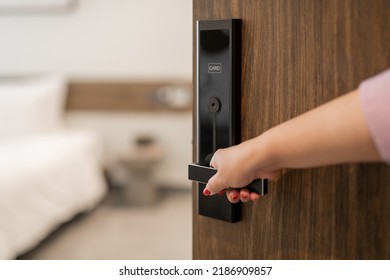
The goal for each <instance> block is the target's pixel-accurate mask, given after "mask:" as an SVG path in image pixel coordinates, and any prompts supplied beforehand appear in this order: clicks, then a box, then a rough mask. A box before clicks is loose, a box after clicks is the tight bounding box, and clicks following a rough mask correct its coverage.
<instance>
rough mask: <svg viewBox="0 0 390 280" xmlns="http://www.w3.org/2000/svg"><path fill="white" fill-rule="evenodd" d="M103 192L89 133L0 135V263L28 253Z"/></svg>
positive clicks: (97, 150) (95, 144) (96, 146)
mask: <svg viewBox="0 0 390 280" xmlns="http://www.w3.org/2000/svg"><path fill="white" fill-rule="evenodd" d="M105 191H106V187H105V183H104V179H103V174H102V168H101V166H100V147H99V143H98V141H97V138H96V137H94V135H93V134H90V133H87V132H65V131H63V132H57V133H51V134H47V135H35V136H34V135H29V136H26V137H12V136H10V137H0V259H10V258H14V257H16V256H17V255H19V254H21V253H23V252H25V251H27V250H29V249H31V248H32V247H34V246H35V245H36V244H37V243H39V242H40V241H41V240H43V239H44V238H45V237H46V236H47V235H48V234H49V233H50V232H52V231H53V230H54V229H55V228H56V227H58V226H59V225H60V224H61V223H63V222H66V221H68V220H70V219H71V218H72V217H74V216H75V215H76V214H78V213H80V212H82V211H86V210H89V209H91V208H92V207H93V206H95V205H96V204H97V203H98V202H99V201H100V200H101V198H102V197H103V195H104V194H105Z"/></svg>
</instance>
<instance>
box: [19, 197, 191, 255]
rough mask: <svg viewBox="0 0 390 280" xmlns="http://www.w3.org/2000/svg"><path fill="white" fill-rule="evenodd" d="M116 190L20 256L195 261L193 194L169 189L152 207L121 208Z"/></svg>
mask: <svg viewBox="0 0 390 280" xmlns="http://www.w3.org/2000/svg"><path fill="white" fill-rule="evenodd" d="M116 199H117V198H115V194H113V193H110V194H109V196H108V197H107V199H106V200H105V201H104V202H103V203H102V204H101V205H100V206H99V207H98V208H96V209H95V210H93V211H92V212H90V213H88V214H83V215H80V216H79V217H77V218H75V219H74V220H73V221H71V222H69V223H67V224H65V225H63V226H62V227H60V228H59V229H58V230H57V231H56V232H54V233H53V234H52V235H51V236H50V237H49V238H47V239H46V240H45V241H44V242H42V243H41V244H40V245H39V246H38V247H37V248H35V249H34V250H32V251H30V252H29V253H27V254H24V255H23V256H21V257H20V258H19V259H41V260H48V259H49V260H50V259H54V260H55V259H57V260H58V259H60V260H61V259H75V260H80V259H92V260H93V259H159V260H162V259H191V258H192V248H191V247H192V244H191V243H192V240H191V236H192V228H191V227H192V218H191V215H192V210H191V207H192V206H191V203H192V202H191V192H190V191H182V190H165V191H162V192H161V195H160V200H159V201H158V203H157V204H156V205H153V206H151V207H131V206H119V205H118V203H116V202H115V200H116Z"/></svg>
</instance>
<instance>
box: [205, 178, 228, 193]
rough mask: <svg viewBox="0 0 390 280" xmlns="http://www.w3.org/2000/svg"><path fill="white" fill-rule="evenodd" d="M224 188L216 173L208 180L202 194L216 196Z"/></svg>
mask: <svg viewBox="0 0 390 280" xmlns="http://www.w3.org/2000/svg"><path fill="white" fill-rule="evenodd" d="M225 188H226V186H225V184H224V182H223V180H222V178H221V176H220V175H219V174H218V172H217V173H216V174H215V175H214V176H213V177H211V178H210V180H209V181H208V183H207V185H206V188H205V190H204V193H205V194H206V193H208V194H209V195H213V194H216V193H218V192H220V191H222V190H223V189H225Z"/></svg>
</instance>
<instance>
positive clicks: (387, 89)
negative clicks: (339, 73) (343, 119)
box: [359, 69, 390, 164]
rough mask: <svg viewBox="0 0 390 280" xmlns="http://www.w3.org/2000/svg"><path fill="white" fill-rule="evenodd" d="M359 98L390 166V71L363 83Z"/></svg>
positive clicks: (379, 147) (373, 135)
mask: <svg viewBox="0 0 390 280" xmlns="http://www.w3.org/2000/svg"><path fill="white" fill-rule="evenodd" d="M359 98H360V102H361V104H362V108H363V114H364V117H365V119H366V121H367V125H368V129H369V131H370V133H371V136H372V139H373V141H374V143H375V145H376V147H377V149H378V152H379V154H380V156H381V158H382V159H383V160H384V161H385V162H387V163H388V164H390V69H389V70H387V71H385V72H382V73H380V74H379V75H377V76H375V77H373V78H370V79H368V80H365V81H363V82H362V83H361V84H360V85H359Z"/></svg>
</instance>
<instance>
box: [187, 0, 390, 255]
mask: <svg viewBox="0 0 390 280" xmlns="http://www.w3.org/2000/svg"><path fill="white" fill-rule="evenodd" d="M193 17H194V18H193V19H194V30H195V20H198V19H202V20H204V19H229V18H241V19H242V20H243V27H242V116H241V127H242V132H241V135H242V141H244V140H247V139H250V138H253V137H255V136H257V135H259V134H260V133H262V132H264V131H265V130H267V129H269V128H271V127H273V126H275V125H277V124H279V123H281V122H283V121H286V120H288V119H290V118H292V117H294V116H297V115H298V114H301V113H303V112H305V111H307V110H309V109H312V108H314V107H316V106H318V105H320V104H322V103H324V102H326V101H328V100H330V99H333V98H335V97H337V96H339V95H342V94H344V93H346V92H348V91H350V90H353V89H355V88H357V87H358V85H359V82H360V81H362V80H364V79H366V78H368V77H370V76H372V75H375V74H376V73H379V72H381V71H383V70H385V69H386V68H389V67H390V3H389V1H387V0H360V1H358V0H343V1H339V0H323V1H320V0H245V1H242V0H194V1H193ZM194 34H195V32H194ZM194 44H195V40H194ZM194 50H195V45H194ZM194 65H196V64H195V63H194ZM194 67H195V66H194ZM195 72H196V71H195V69H194V73H195ZM195 121H196V120H194V122H195ZM318 129H321V128H318ZM194 133H195V132H194ZM194 137H195V135H194ZM286 137H288V135H286ZM194 139H195V138H194ZM194 149H195V151H196V147H194ZM195 151H194V152H195ZM357 152H358V151H357ZM193 191H194V196H193V197H194V204H193V205H194V207H193V209H194V211H193V213H194V214H193V257H194V259H389V258H390V168H389V167H388V166H386V165H385V164H357V165H338V166H331V167H324V168H313V169H306V170H290V171H288V172H287V174H285V175H284V176H283V177H282V179H280V180H279V181H278V182H277V183H273V184H271V186H270V190H269V194H268V195H267V196H266V197H264V198H262V199H261V200H259V201H257V202H250V203H247V204H245V205H243V211H242V212H243V213H242V221H241V222H239V223H237V224H229V223H226V222H222V221H218V220H214V219H211V218H207V217H203V216H199V215H197V211H196V201H195V200H196V199H197V196H196V185H195V184H194V190H193Z"/></svg>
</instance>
